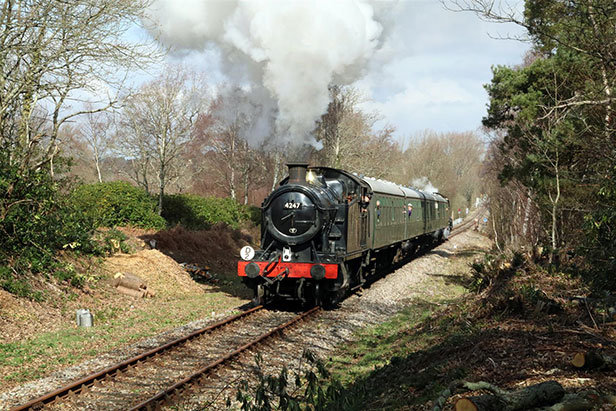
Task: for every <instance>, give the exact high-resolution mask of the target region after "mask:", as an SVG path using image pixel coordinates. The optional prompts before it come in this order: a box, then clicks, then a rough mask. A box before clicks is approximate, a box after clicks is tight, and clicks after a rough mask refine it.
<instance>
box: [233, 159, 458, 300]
mask: <svg viewBox="0 0 616 411" xmlns="http://www.w3.org/2000/svg"><path fill="white" fill-rule="evenodd" d="M288 166H289V176H288V177H287V178H285V179H284V180H283V181H282V182H281V183H280V185H279V187H278V188H277V189H275V190H274V191H273V192H272V193H271V194H270V195H269V196H268V197H267V198H266V199H265V200H264V202H263V204H262V224H261V246H262V248H261V249H259V250H253V249H252V248H251V247H244V249H242V250H241V253H240V254H241V257H242V260H241V261H239V262H238V275H239V276H240V277H242V279H243V281H244V282H245V284H246V285H248V286H249V287H250V288H252V289H253V290H254V295H255V297H254V302H255V303H256V304H262V303H264V302H266V301H269V300H272V299H291V300H300V301H303V302H308V301H312V302H315V303H316V304H323V303H328V302H332V301H335V300H336V299H337V298H339V297H340V296H342V295H343V294H345V293H347V292H348V291H349V290H350V289H352V288H354V287H358V286H361V285H362V284H364V283H365V282H366V281H367V280H368V279H369V278H370V277H371V276H375V275H376V274H377V273H378V272H379V271H380V270H379V268H384V267H388V266H390V265H392V264H394V263H396V262H398V261H400V260H401V259H403V258H404V257H406V256H408V255H411V254H412V253H414V252H415V251H417V250H418V249H419V248H420V247H422V246H425V245H429V244H433V243H435V242H438V241H441V240H443V239H445V238H446V237H447V234H448V232H449V230H450V229H451V227H450V219H449V201H448V200H447V199H446V198H445V197H443V196H442V195H440V194H438V193H425V192H422V191H419V190H415V189H413V188H410V187H404V186H400V185H397V184H394V183H390V182H385V181H381V180H377V179H373V178H367V177H363V176H358V175H355V174H351V173H348V172H346V171H344V170H339V169H335V168H329V167H308V165H307V164H303V163H293V164H288Z"/></svg>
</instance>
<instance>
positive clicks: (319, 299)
mask: <svg viewBox="0 0 616 411" xmlns="http://www.w3.org/2000/svg"><path fill="white" fill-rule="evenodd" d="M322 293H323V292H322V291H321V287H320V285H319V283H316V284H315V285H314V305H318V306H322V305H323V295H322Z"/></svg>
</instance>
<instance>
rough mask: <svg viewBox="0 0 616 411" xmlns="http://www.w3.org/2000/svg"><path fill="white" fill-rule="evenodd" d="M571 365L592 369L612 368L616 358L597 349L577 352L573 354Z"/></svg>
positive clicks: (615, 363)
mask: <svg viewBox="0 0 616 411" xmlns="http://www.w3.org/2000/svg"><path fill="white" fill-rule="evenodd" d="M571 365H573V366H574V367H576V368H584V369H587V370H592V369H596V368H613V367H614V366H615V365H616V360H615V359H614V358H613V357H610V356H608V355H605V354H601V353H600V352H597V351H588V352H578V353H576V354H575V355H574V356H573V359H572V360H571Z"/></svg>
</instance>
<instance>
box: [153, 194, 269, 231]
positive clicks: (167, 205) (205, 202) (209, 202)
mask: <svg viewBox="0 0 616 411" xmlns="http://www.w3.org/2000/svg"><path fill="white" fill-rule="evenodd" d="M253 208H256V207H253ZM257 210H258V208H257ZM258 211H260V210H258ZM254 214H255V211H254V210H252V209H250V208H248V207H245V206H243V205H241V204H239V203H238V202H237V201H235V200H233V199H231V198H218V197H201V196H198V195H192V194H174V195H166V196H165V197H164V199H163V217H164V218H165V220H167V222H168V223H169V225H178V224H179V225H181V226H183V227H184V228H187V229H189V230H206V229H208V228H210V227H211V226H212V225H214V224H216V223H225V224H227V225H229V226H230V227H232V228H238V227H239V226H240V224H241V223H242V222H244V221H248V220H251V219H252V218H253V216H254ZM259 218H260V217H259Z"/></svg>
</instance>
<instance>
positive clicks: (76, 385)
mask: <svg viewBox="0 0 616 411" xmlns="http://www.w3.org/2000/svg"><path fill="white" fill-rule="evenodd" d="M261 309H263V306H262V305H259V306H257V307H254V308H251V309H250V310H247V311H244V312H242V313H239V314H236V315H234V316H231V317H229V318H226V319H224V320H221V321H218V322H216V323H214V324H211V325H208V326H207V327H204V328H201V329H199V330H196V331H193V332H192V333H190V334H188V335H185V336H184V337H180V338H178V339H176V340H173V341H171V342H168V343H167V344H164V345H161V346H159V347H156V348H153V349H151V350H149V351H146V352H144V353H142V354H139V355H137V356H134V357H132V358H129V359H127V360H125V361H122V362H120V363H117V364H115V365H112V366H110V367H107V368H105V369H103V370H101V371H98V372H96V373H94V374H90V375H88V376H86V377H83V378H81V379H79V380H77V381H74V382H72V383H70V384H68V385H66V386H64V387H62V388H59V389H57V390H55V391H52V392H49V393H47V394H45V395H43V396H41V397H39V398H35V399H33V400H31V401H28V402H27V403H25V404H23V405H19V406H17V407H14V408H11V411H21V410H28V409H33V408H36V409H39V408H40V407H41V406H42V405H45V404H53V403H55V402H56V401H58V400H59V399H61V398H63V397H66V396H68V395H72V394H76V393H80V392H85V391H86V390H87V389H88V388H89V387H91V386H92V385H94V384H96V383H97V382H98V381H101V380H104V379H107V378H109V377H111V376H112V375H115V374H117V373H119V372H122V370H125V369H127V368H129V367H131V366H135V365H137V364H139V363H142V362H144V361H145V360H147V359H149V358H151V357H153V356H155V355H158V354H161V353H162V352H164V351H167V350H169V349H170V348H174V347H177V346H179V345H181V344H184V343H185V342H187V341H189V340H192V339H193V338H195V337H198V336H200V335H203V334H206V333H209V332H211V331H213V330H216V329H218V328H221V327H224V326H225V325H228V324H231V323H233V322H235V321H237V320H239V319H241V318H244V317H246V316H248V315H250V314H253V313H255V312H257V311H259V310H261Z"/></svg>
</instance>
